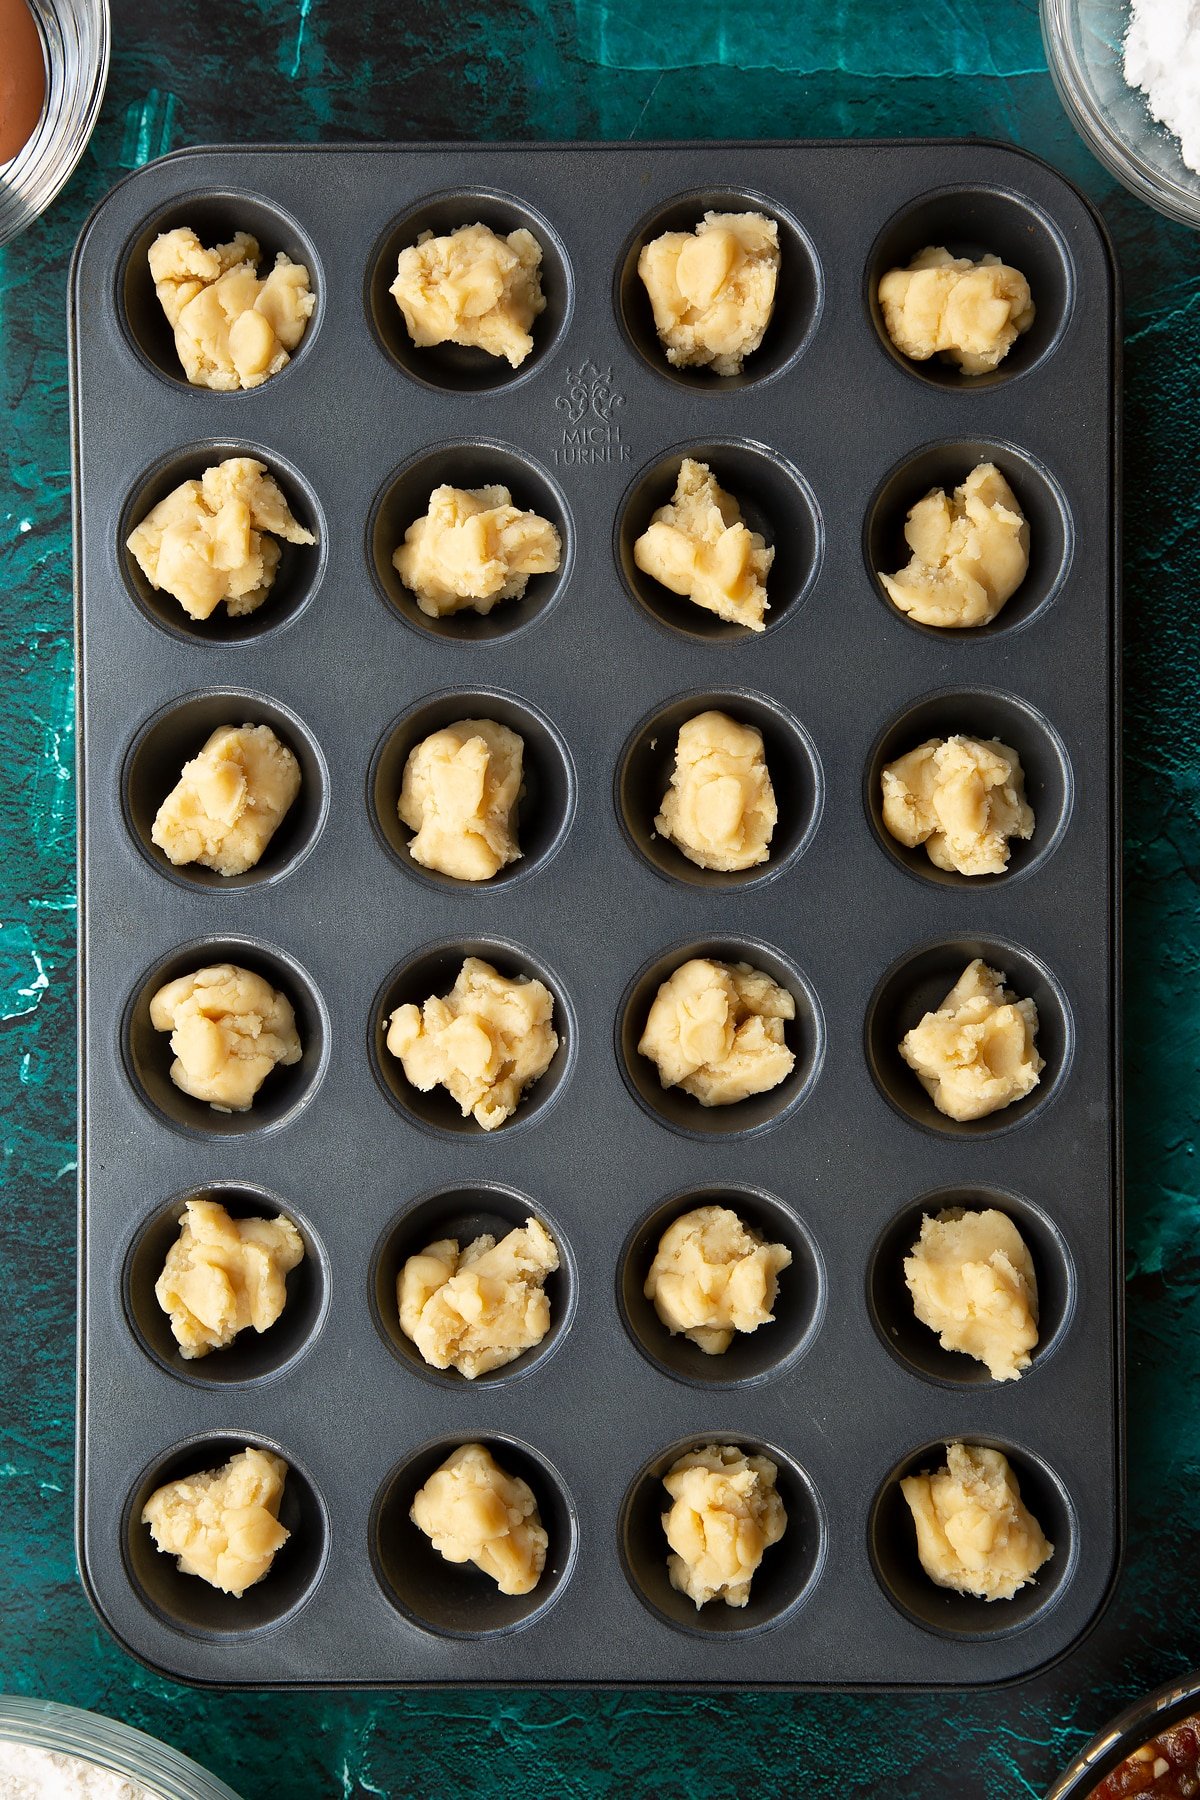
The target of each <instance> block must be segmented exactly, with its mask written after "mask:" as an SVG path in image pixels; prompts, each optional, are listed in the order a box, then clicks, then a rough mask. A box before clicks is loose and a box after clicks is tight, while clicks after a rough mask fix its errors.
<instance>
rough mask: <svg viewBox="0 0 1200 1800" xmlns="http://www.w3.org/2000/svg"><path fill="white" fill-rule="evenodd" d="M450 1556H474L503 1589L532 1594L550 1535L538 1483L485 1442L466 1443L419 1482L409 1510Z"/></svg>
mask: <svg viewBox="0 0 1200 1800" xmlns="http://www.w3.org/2000/svg"><path fill="white" fill-rule="evenodd" d="M409 1517H410V1518H411V1519H412V1522H413V1524H414V1525H415V1526H416V1527H417V1529H418V1531H423V1532H424V1533H425V1536H426V1537H427V1538H428V1539H429V1540H430V1542H431V1543H432V1545H433V1547H434V1549H435V1550H436V1551H437V1552H438V1553H439V1555H441V1556H444V1557H445V1559H446V1561H447V1562H452V1563H463V1562H473V1563H474V1564H475V1566H476V1568H478V1569H482V1570H483V1572H484V1574H485V1575H490V1576H491V1578H492V1580H493V1581H494V1582H495V1583H496V1586H497V1587H498V1588H499V1589H500V1592H501V1593H502V1594H529V1593H532V1591H533V1589H534V1588H535V1587H536V1586H537V1584H538V1581H539V1580H540V1578H541V1573H542V1570H543V1569H544V1568H545V1566H546V1549H547V1546H548V1544H549V1541H550V1540H549V1538H548V1537H547V1535H546V1529H545V1527H544V1525H543V1524H542V1520H541V1515H540V1514H539V1512H538V1506H537V1501H536V1500H535V1498H534V1495H533V1489H532V1488H531V1487H530V1486H529V1483H528V1482H527V1481H522V1479H521V1477H520V1476H519V1475H509V1474H507V1473H506V1471H505V1470H504V1469H502V1468H501V1467H500V1465H499V1463H497V1462H496V1460H495V1458H494V1457H493V1456H492V1454H491V1452H490V1451H489V1450H487V1449H486V1448H485V1447H484V1445H482V1444H463V1445H462V1446H461V1448H460V1449H458V1450H455V1451H454V1453H453V1455H451V1456H448V1457H447V1458H446V1460H445V1462H444V1463H443V1464H442V1465H441V1467H440V1468H438V1469H435V1470H434V1472H433V1474H432V1475H431V1476H430V1477H429V1480H428V1481H427V1482H426V1483H425V1485H424V1487H422V1488H418V1489H417V1493H416V1496H415V1497H414V1499H413V1503H412V1510H411V1512H410V1514H409Z"/></svg>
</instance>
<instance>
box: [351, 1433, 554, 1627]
mask: <svg viewBox="0 0 1200 1800" xmlns="http://www.w3.org/2000/svg"><path fill="white" fill-rule="evenodd" d="M464 1442H469V1443H482V1444H483V1446H484V1448H485V1449H486V1450H488V1451H490V1452H491V1455H492V1457H493V1459H494V1460H495V1462H496V1463H497V1464H498V1465H499V1467H500V1468H501V1469H503V1471H504V1473H505V1474H506V1475H511V1476H514V1477H515V1478H516V1479H517V1480H520V1481H524V1482H525V1483H526V1485H527V1486H528V1487H529V1488H530V1490H531V1491H532V1493H533V1497H534V1500H535V1501H536V1503H537V1511H538V1517H539V1519H540V1520H541V1522H542V1525H543V1527H544V1529H545V1531H546V1536H547V1540H548V1541H547V1544H546V1563H545V1567H544V1568H543V1570H542V1572H541V1574H540V1576H539V1577H538V1580H537V1583H536V1585H535V1586H534V1587H533V1588H531V1589H530V1591H529V1592H528V1593H527V1594H503V1593H501V1592H500V1589H499V1587H498V1586H497V1584H496V1583H495V1582H494V1581H493V1580H492V1578H491V1576H489V1575H487V1574H485V1573H484V1572H483V1570H481V1569H478V1568H476V1567H475V1565H474V1564H473V1563H450V1562H447V1560H446V1559H445V1557H443V1556H442V1555H441V1553H440V1552H439V1551H438V1550H437V1549H435V1548H434V1546H433V1544H432V1543H431V1541H430V1540H429V1539H428V1538H427V1537H426V1536H425V1534H424V1532H423V1531H421V1530H420V1529H419V1527H418V1526H417V1525H416V1524H415V1523H414V1522H413V1520H412V1518H411V1517H410V1508H411V1506H412V1503H413V1499H414V1498H415V1496H416V1493H417V1490H418V1488H420V1487H421V1486H423V1484H424V1483H425V1482H426V1481H428V1479H429V1477H430V1476H431V1475H432V1474H433V1473H434V1471H435V1470H436V1469H439V1468H440V1467H441V1465H442V1464H443V1463H444V1462H445V1461H446V1459H447V1457H449V1456H452V1455H453V1453H454V1452H455V1451H456V1450H457V1449H458V1448H459V1447H460V1445H461V1444H462V1443H464ZM370 1529H371V1563H372V1567H373V1568H374V1571H375V1576H376V1579H377V1580H378V1582H379V1584H380V1587H381V1589H382V1590H383V1592H384V1594H385V1595H386V1597H387V1599H388V1600H389V1601H390V1602H391V1604H392V1605H393V1606H396V1607H397V1608H399V1610H400V1611H401V1612H402V1613H403V1614H404V1616H405V1617H406V1618H407V1619H408V1620H409V1621H410V1622H411V1623H412V1624H414V1625H416V1626H418V1627H420V1628H421V1629H422V1630H425V1631H430V1632H434V1633H435V1634H436V1635H438V1636H439V1637H446V1638H450V1639H464V1638H466V1639H470V1638H473V1639H491V1638H494V1637H496V1636H497V1635H499V1634H502V1633H503V1634H508V1633H510V1632H514V1631H522V1630H525V1629H527V1628H528V1627H529V1626H530V1625H533V1624H535V1623H536V1622H537V1621H538V1620H539V1619H541V1618H542V1617H543V1616H544V1615H545V1614H546V1612H548V1610H549V1609H550V1607H552V1606H553V1605H554V1603H555V1601H556V1600H557V1599H558V1598H559V1597H560V1595H561V1593H562V1591H563V1589H564V1588H565V1587H566V1585H567V1583H568V1582H569V1581H570V1579H571V1572H572V1569H573V1568H574V1565H575V1558H576V1555H577V1553H578V1521H577V1518H576V1513H575V1506H574V1502H573V1501H572V1499H571V1496H570V1494H569V1492H568V1491H567V1488H566V1486H565V1484H564V1482H563V1479H562V1476H561V1475H559V1473H558V1471H557V1470H556V1469H554V1468H552V1467H551V1466H550V1464H549V1463H547V1462H546V1461H545V1459H544V1458H543V1457H541V1456H539V1455H538V1454H537V1452H536V1451H535V1450H533V1449H531V1447H530V1446H529V1445H528V1444H522V1443H520V1442H519V1441H518V1440H517V1439H515V1438H511V1437H505V1436H497V1434H496V1433H494V1432H490V1431H488V1432H480V1433H477V1434H470V1433H468V1434H467V1435H466V1436H465V1437H457V1438H443V1439H440V1440H437V1441H435V1442H433V1443H430V1444H423V1445H421V1446H420V1447H419V1448H418V1449H416V1450H414V1452H413V1453H412V1455H411V1456H409V1457H407V1458H406V1459H405V1460H404V1462H403V1463H401V1464H400V1465H399V1467H398V1468H396V1469H394V1470H393V1471H392V1473H391V1474H390V1476H389V1477H388V1479H387V1481H386V1482H385V1483H384V1486H383V1487H382V1489H381V1490H380V1492H379V1494H378V1496H377V1497H376V1500H375V1505H374V1507H373V1508H372V1513H371V1527H370Z"/></svg>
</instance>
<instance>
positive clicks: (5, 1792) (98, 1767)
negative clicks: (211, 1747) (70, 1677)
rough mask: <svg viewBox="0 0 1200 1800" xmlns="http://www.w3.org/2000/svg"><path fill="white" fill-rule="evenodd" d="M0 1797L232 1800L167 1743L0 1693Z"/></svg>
mask: <svg viewBox="0 0 1200 1800" xmlns="http://www.w3.org/2000/svg"><path fill="white" fill-rule="evenodd" d="M0 1800H238V1796H237V1795H236V1794H235V1793H234V1791H233V1789H232V1788H228V1787H226V1786H225V1783H224V1782H223V1781H218V1780H217V1778H216V1776H215V1775H209V1774H208V1773H207V1771H206V1770H204V1769H202V1768H201V1767H200V1765H199V1763H194V1762H193V1761H192V1759H191V1757H190V1756H181V1755H180V1753H179V1751H178V1750H172V1749H171V1747H170V1745H169V1744H161V1743H159V1741H158V1739H157V1738H152V1737H147V1735H146V1733H145V1732H144V1731H135V1730H134V1729H133V1727H132V1726H131V1725H122V1724H121V1723H120V1721H119V1720H117V1719H105V1718H102V1717H101V1715H100V1714H99V1713H92V1712H83V1711H81V1710H80V1708H79V1707H77V1706H59V1705H58V1704H57V1703H56V1702H54V1701H52V1700H29V1699H26V1698H25V1697H24V1696H23V1695H20V1694H2V1695H0Z"/></svg>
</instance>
